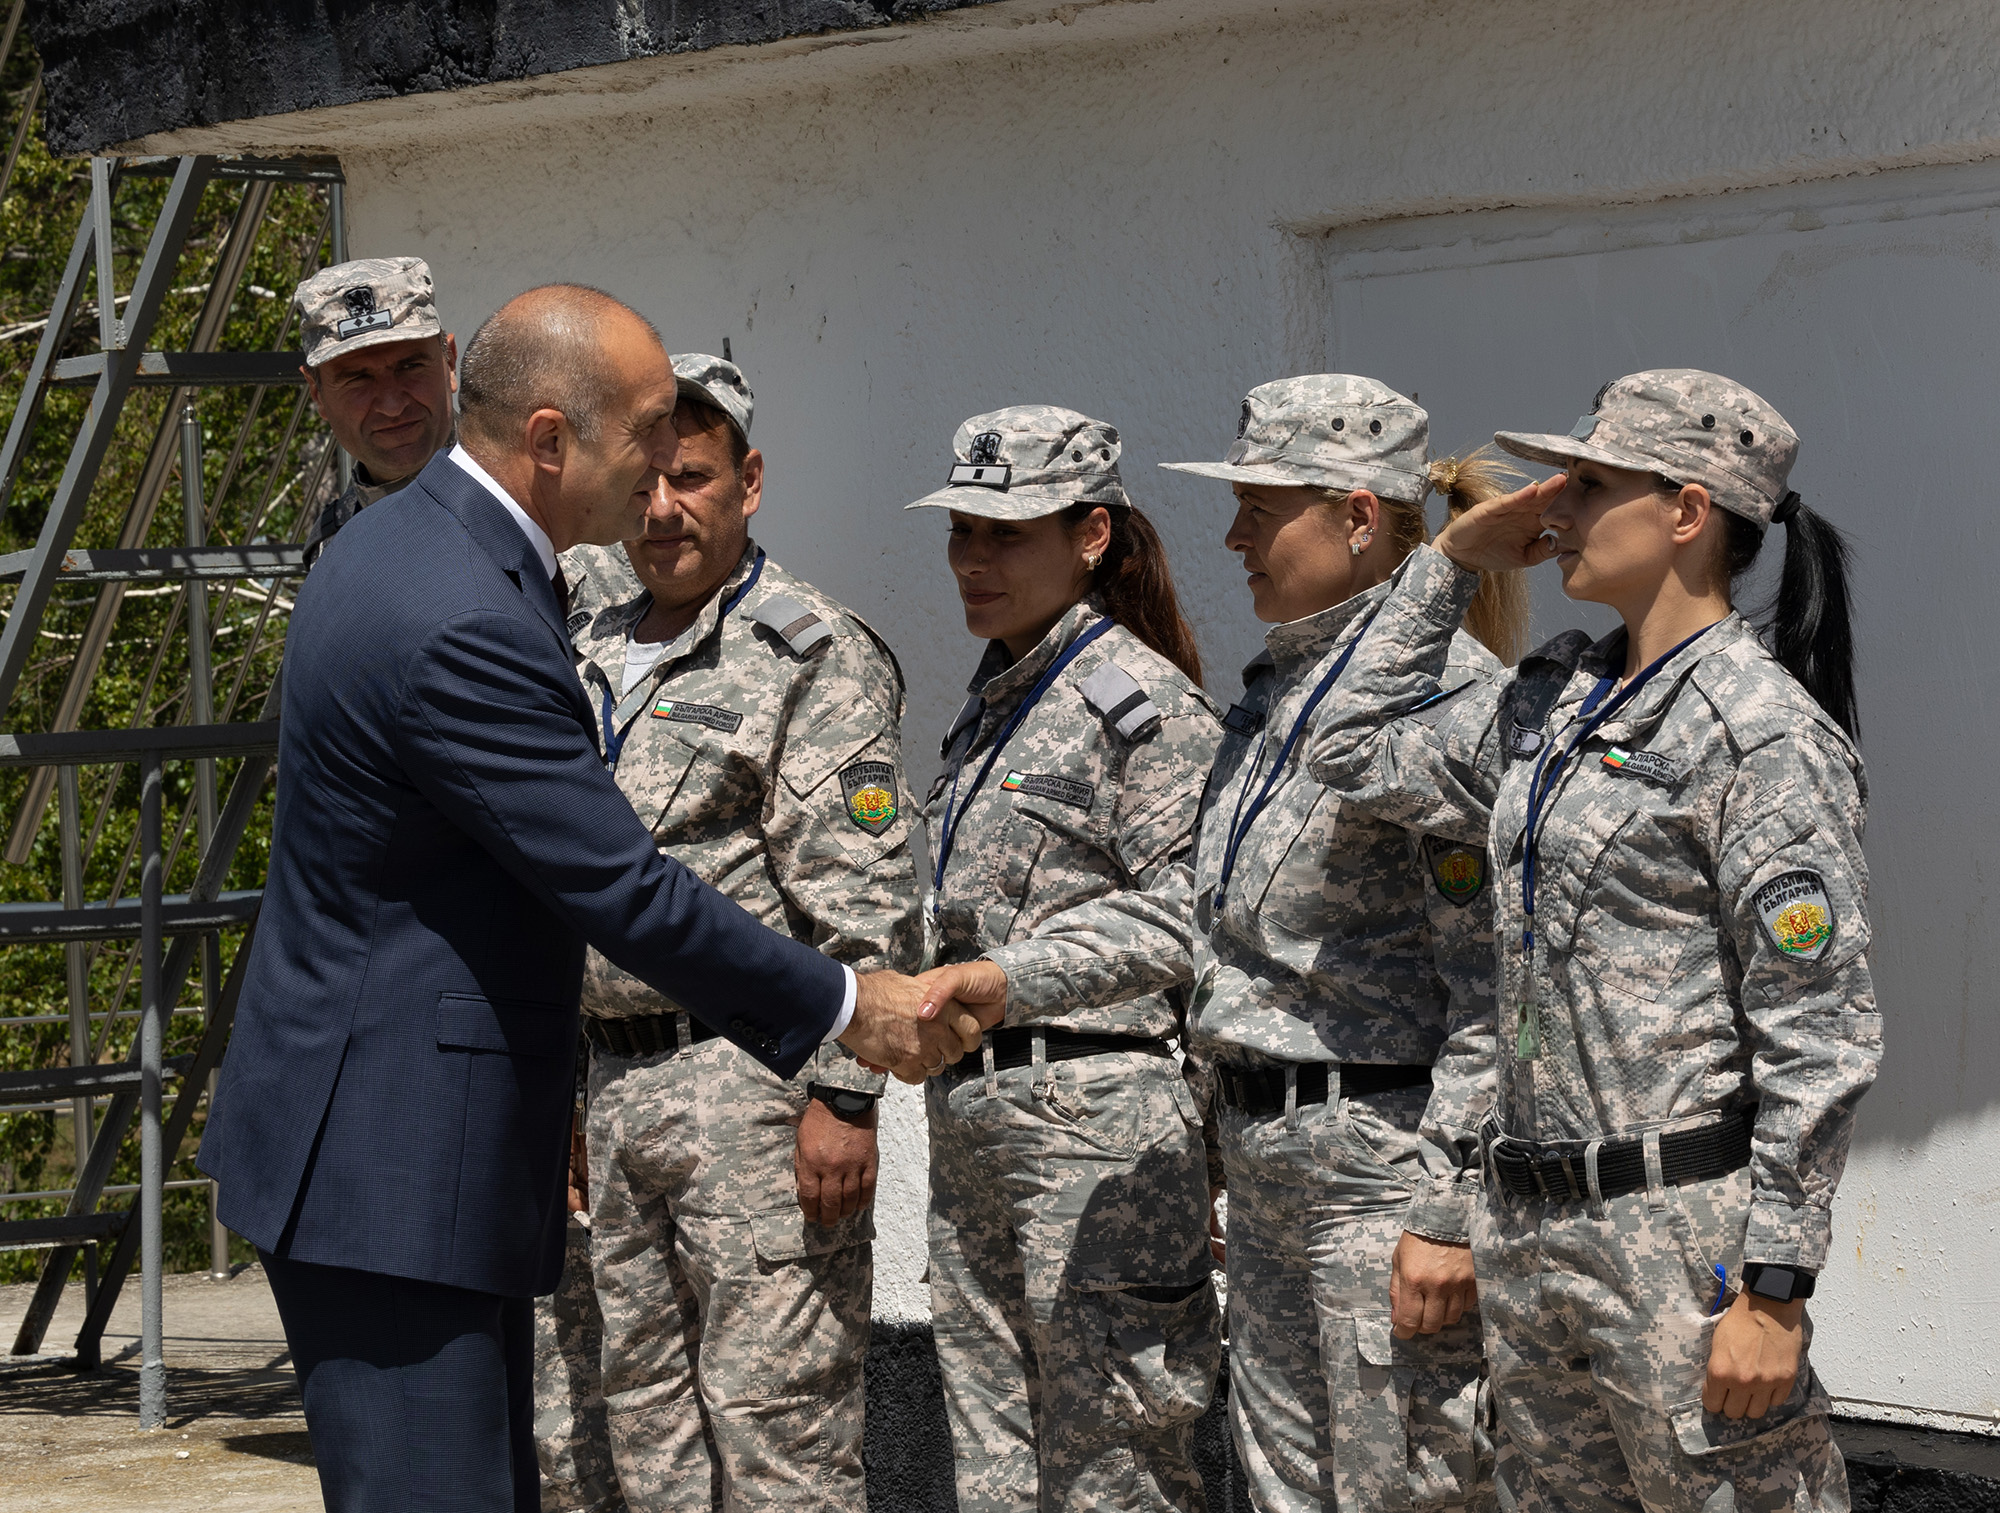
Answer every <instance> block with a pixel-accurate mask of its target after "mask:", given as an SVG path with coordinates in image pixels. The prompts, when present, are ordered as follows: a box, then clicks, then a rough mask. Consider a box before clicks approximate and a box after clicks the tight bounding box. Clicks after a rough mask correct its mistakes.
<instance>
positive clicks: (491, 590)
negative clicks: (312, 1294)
mask: <svg viewBox="0 0 2000 1513" xmlns="http://www.w3.org/2000/svg"><path fill="white" fill-rule="evenodd" d="M284 677H285V690H284V708H283V724H282V726H281V727H280V728H281V736H280V742H279V752H278V805H277V816H276V822H275V828H274V831H273V840H272V849H271V867H270V880H269V882H268V884H267V886H266V889H265V894H264V903H263V909H262V914H261V917H260V919H259V922H258V926H257V934H256V940H255V943H254V945H253V946H252V948H251V958H250V965H249V968H248V972H247V974H246V976H245V978H244V982H243V990H242V997H241V999H240V1000H239V1006H238V1009H237V1016H236V1026H235V1031H234V1034H233V1037H232V1042H231V1044H230V1047H229V1054H228V1056H227V1058H226V1059H225V1061H224V1063H223V1067H222V1082H221V1087H220V1089H219V1092H218V1096H217V1099H216V1106H215V1112H214V1114H213V1115H212V1116H211V1118H210V1119H209V1122H208V1128H207V1131H206V1133H205V1134H204V1136H203V1138H202V1146H201V1156H200V1165H201V1169H202V1170H203V1171H205V1172H207V1173H208V1174H209V1175H210V1176H212V1177H215V1178H216V1179H218V1180H219V1181H220V1182H221V1184H222V1218H223V1221H224V1222H225V1223H226V1224H228V1225H229V1227H230V1228H231V1229H234V1230H235V1231H236V1232H237V1233H239V1234H241V1235H243V1236H245V1237H246V1238H247V1239H249V1240H251V1241H253V1242H254V1243H255V1244H257V1245H258V1246H260V1247H262V1248H264V1249H266V1250H271V1251H275V1252H277V1253H280V1254H285V1255H289V1256H291V1257H293V1258H294V1259H297V1260H303V1261H317V1262H322V1263H325V1264H329V1265H337V1266H351V1267H357V1268H360V1269H362V1270H367V1271H378V1272H388V1273H391V1274H393V1275H397V1276H406V1277H416V1278H419V1279H422V1280H426V1281H434V1282H443V1283H447V1284H450V1285H453V1286H459V1287H470V1288H477V1289H479V1290H481V1291H485V1292H494V1293H501V1294H504V1295H509V1296H526V1295H529V1294H531V1293H538V1292H547V1291H550V1290H551V1289H553V1288H554V1286H555V1284H556V1279H557V1276H558V1274H559V1272H560V1270H561V1265H562V1233H563V1223H564V1204H563V1187H564V1180H563V1179H564V1172H565V1170H566V1165H567V1131H568V1128H569V1121H570V1110H571V1106H572V1103H573V1100H574V1088H575V1082H574V1077H575V1066H574V1058H575V1048H576V1039H577V999H578V996H579V993H580V991H581V984H582V975H583V957H584V943H585V942H586V941H588V942H589V943H590V944H592V945H594V946H596V947H597V948H598V949H599V950H600V951H602V952H603V953H604V954H605V955H606V956H608V957H610V958H611V959H612V960H613V961H614V962H616V963H618V965H620V966H622V967H624V968H625V969H626V970H627V971H629V972H631V973H633V974H634V975H635V976H638V977H640V978H642V979H643V980H644V981H646V982H647V983H649V984H651V985H652V986H653V987H655V988H657V989H658V990H659V991H660V992H662V993H665V994H667V995H668V996H669V997H671V998H672V999H673V1000H674V1001H675V1002H676V1003H678V1004H681V1005H682V1006H684V1007H685V1008H687V1009H688V1010H689V1011H690V1012H691V1013H693V1014H694V1015H695V1016H696V1017H697V1018H699V1019H701V1020H703V1021H705V1022H706V1023H708V1024H710V1025H712V1026H713V1027H715V1028H716V1029H718V1030H721V1031H722V1032H723V1033H724V1034H725V1035H727V1036H728V1037H729V1038H730V1039H731V1040H733V1041H735V1042H736V1043H737V1044H738V1045H740V1046H742V1047H743V1048H744V1049H745V1050H747V1051H749V1052H750V1053H751V1054H752V1055H753V1056H755V1057H757V1059H758V1060H760V1061H762V1062H764V1063H765V1064H766V1065H767V1066H769V1067H771V1068H772V1069H773V1070H774V1071H776V1072H777V1073H778V1074H779V1075H780V1076H786V1077H789V1076H791V1075H792V1074H793V1073H794V1072H796V1071H797V1070H798V1069H799V1068H800V1067H801V1066H802V1065H803V1064H804V1063H805V1061H806V1060H807V1058H808V1057H809V1056H810V1055H811V1053H812V1051H813V1049H814V1047H816V1046H817V1045H818V1044H819V1043H820V1041H821V1039H822V1038H823V1037H824V1036H825V1034H826V1032H827V1031H828V1030H829V1029H830V1028H831V1027H832V1025H833V1021H834V1018H835V1016H836V1015H837V1014H838V1012H839V1007H840V1002H841V997H842V994H843V990H844V987H845V983H844V979H843V977H842V975H841V969H840V968H839V966H838V965H836V964H835V963H834V962H832V961H829V960H828V959H827V958H826V957H824V956H821V955H820V954H819V953H818V952H816V951H813V950H811V949H810V948H808V947H806V946H802V945H800V944H798V943H797V942H796V941H793V940H791V939H790V938H789V937H787V936H783V935H778V934H774V933H773V932H771V931H769V930H766V929H765V928H764V927H763V926H761V925H759V924H757V923H756V922H755V921H754V920H753V919H752V918H751V917H750V916H749V915H748V914H746V913H744V912H743V910H741V909H740V908H738V907H737V905H735V904H734V903H731V902H730V901H729V900H727V899H725V898H724V897H723V896H722V895H721V894H719V893H716V892H715V891H714V890H713V889H711V888H709V887H707V886H706V885H705V884H703V883H701V882H699V881H698V880H696V879H695V878H694V877H693V876H692V875H691V874H689V873H688V872H687V871H685V870H684V869H683V868H682V867H681V866H680V865H679V864H678V863H676V862H673V861H670V860H668V859H666V858H663V857H662V856H661V855H660V854H659V852H658V850H657V849H656V848H655V846H654V843H653V839H652V837H651V836H650V835H649V834H648V833H647V830H646V827H645V826H644V825H643V824H642V823H641V822H640V820H639V818H638V817H637V816H636V815H635V814H634V813H633V812H632V808H631V805H630V804H628V803H627V802H626V800H625V797H624V795H623V794H621V793H620V792H619V791H618V788H617V786H616V785H615V784H614V783H613V782H612V780H611V777H610V776H609V774H607V773H606V772H605V770H604V766H603V762H602V760H601V758H600V757H599V755H598V749H597V727H596V721H595V716H594V714H593V712H592V710H591V708H590V706H589V704H588V703H587V702H586V701H585V699H584V696H583V691H582V689H581V687H580V686H579V684H578V682H577V679H576V675H575V673H574V671H573V670H572V666H571V654H570V648H569V641H568V637H567V636H566V635H565V634H564V631H563V626H562V618H561V613H560V610H559V608H558V606H557V603H556V597H555V591H554V589H553V588H552V587H551V586H550V584H549V580H548V576H547V574H546V573H545V572H544V571H543V569H542V565H541V561H540V559H539V558H538V557H537V556H536V555H535V551H534V548H533V547H531V546H530V545H529V544H528V541H527V538H526V537H525V536H524V535H523V534H522V532H521V530H520V528H519V527H518V526H517V525H516V524H515V523H514V521H513V520H512V519H511V518H510V517H509V516H508V514H507V512H506V511H505V510H504V509H503V508H502V507H501V505H500V504H499V502H498V501H497V500H495V499H494V498H493V496H492V495H491V494H489V493H487V492H486V491H485V489H483V488H482V487H481V486H480V485H479V484H478V483H477V482H476V481H475V480H474V479H473V478H472V477H471V476H470V475H468V474H467V473H466V472H465V471H464V470H463V469H461V468H460V467H459V466H458V465H457V464H456V463H454V462H452V461H451V460H450V459H449V457H448V456H447V455H443V454H441V455H439V456H438V457H436V458H435V459H433V460H432V462H431V464H430V466H428V467H427V468H425V469H424V471H423V472H422V473H421V474H420V475H419V476H418V477H417V479H416V480H415V481H414V482H413V483H411V484H410V485H409V486H408V487H407V488H405V489H403V490H402V491H401V492H400V493H398V494H395V495H393V496H391V497H390V498H387V499H385V500H383V501H382V502H381V503H379V504H377V505H376V506H375V507H374V508H372V509H369V510H367V511H364V512H363V513H362V514H361V515H360V516H358V517H357V518H356V519H355V520H354V522H353V523H352V524H350V525H349V526H347V528H346V529H344V530H343V531H342V532H341V533H340V535H339V536H338V537H337V538H336V539H335V540H334V542H333V543H332V545H331V546H330V547H329V548H328V550H327V551H326V553H325V555H324V556H323V557H322V558H321V560H320V561H319V563H318V564H317V565H316V566H315V567H314V568H313V571H312V575H311V576H310V577H309V578H308V579H307V580H306V582H305V585H304V587H303V588H302V589H301V590H300V593H299V596H298V601H297V609H296V611H295V612H294V614H293V616H292V623H291V628H290V631H289V632H288V634H287V637H286V648H285V674H284Z"/></svg>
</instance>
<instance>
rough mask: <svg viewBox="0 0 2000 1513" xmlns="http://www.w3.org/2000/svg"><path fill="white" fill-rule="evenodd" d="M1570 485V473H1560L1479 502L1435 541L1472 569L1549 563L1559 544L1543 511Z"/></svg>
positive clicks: (1493, 570)
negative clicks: (1546, 532) (1545, 523)
mask: <svg viewBox="0 0 2000 1513" xmlns="http://www.w3.org/2000/svg"><path fill="white" fill-rule="evenodd" d="M1568 484H1569V475H1568V474H1567V473H1557V474H1556V475H1555V476H1554V477H1553V478H1544V479H1543V480H1542V481H1541V482H1540V483H1531V484H1529V485H1528V486H1527V487H1526V488H1524V489H1516V490H1514V492H1513V493H1511V494H1502V495H1501V496H1500V497H1499V498H1497V499H1488V500H1486V501H1485V502H1484V503H1483V504H1475V505H1474V506H1472V508H1471V509H1469V510H1467V511H1466V512H1465V513H1464V514H1462V515H1459V516H1458V517H1456V518H1455V519H1454V520H1453V521H1452V522H1451V524H1449V525H1447V526H1446V527H1445V528H1444V529H1443V530H1441V531H1439V532H1438V534H1437V540H1435V541H1434V542H1432V543H1431V544H1432V545H1433V546H1435V547H1436V548H1437V549H1438V550H1439V551H1441V552H1443V553H1444V554H1445V555H1446V556H1447V557H1449V558H1451V560H1452V561H1453V562H1456V563H1457V564H1458V565H1459V566H1460V567H1462V568H1464V569H1465V570H1466V571H1467V572H1469V573H1505V572H1512V571H1513V570H1514V569H1516V568H1523V567H1534V566H1536V565H1537V564H1538V563H1543V562H1547V561H1548V560H1549V559H1550V558H1551V557H1553V556H1555V554H1556V544H1555V540H1554V538H1552V537H1549V536H1545V535H1543V534H1542V511H1543V510H1545V509H1547V508H1548V507H1549V504H1550V503H1551V501H1553V500H1554V499H1555V497H1556V495H1558V494H1560V493H1561V492H1562V491H1563V489H1564V488H1565V487H1567V486H1568Z"/></svg>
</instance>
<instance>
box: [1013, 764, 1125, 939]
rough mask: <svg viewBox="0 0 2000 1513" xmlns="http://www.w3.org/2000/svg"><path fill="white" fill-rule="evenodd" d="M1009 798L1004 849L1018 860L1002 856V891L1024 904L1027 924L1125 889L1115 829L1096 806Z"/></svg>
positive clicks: (1033, 797) (1027, 795)
mask: <svg viewBox="0 0 2000 1513" xmlns="http://www.w3.org/2000/svg"><path fill="white" fill-rule="evenodd" d="M1077 796H1078V797H1081V794H1080V793H1079V794H1078V795H1077ZM1007 797H1008V798H1009V799H1010V800H1011V811H1012V812H1011V813H1010V814H1009V816H1008V820H1007V824H1006V825H1005V826H1004V827H1003V828H1002V832H1001V833H1002V846H1003V848H1004V849H1005V850H1006V851H1007V852H1011V853H1013V854H1011V855H1000V856H997V857H996V858H995V862H996V864H997V865H998V867H999V868H1000V881H1001V891H1002V892H1003V893H1004V894H1005V895H1006V896H1007V897H1009V898H1013V899H1018V900H1019V901H1020V903H1021V906H1022V908H1023V909H1024V910H1025V911H1026V914H1027V919H1026V923H1027V924H1029V925H1030V926H1032V925H1033V924H1035V923H1037V922H1039V920H1040V918H1041V916H1042V915H1043V914H1045V913H1048V912H1050V911H1051V910H1053V909H1057V908H1062V907H1065V906H1067V905H1069V904H1072V903H1076V902H1078V901H1080V900H1082V899H1085V898H1091V897H1095V896H1096V895H1098V894H1100V893H1105V892H1108V891H1110V890H1111V889H1113V888H1116V887H1119V886H1120V885H1121V883H1122V881H1123V879H1122V877H1121V875H1120V871H1119V868H1118V865H1117V863H1116V861H1114V860H1113V857H1112V854H1111V846H1110V837H1109V834H1108V832H1109V826H1108V825H1107V824H1105V823H1104V822H1102V821H1101V820H1099V818H1098V817H1097V814H1096V806H1095V804H1093V805H1092V807H1091V808H1083V807H1081V806H1080V805H1077V804H1073V803H1068V802H1065V801H1064V800H1063V799H1060V798H1052V797H1050V796H1048V795H1046V794H1030V793H1025V792H1019V791H1017V792H1015V793H1012V794H1010V795H1007Z"/></svg>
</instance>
